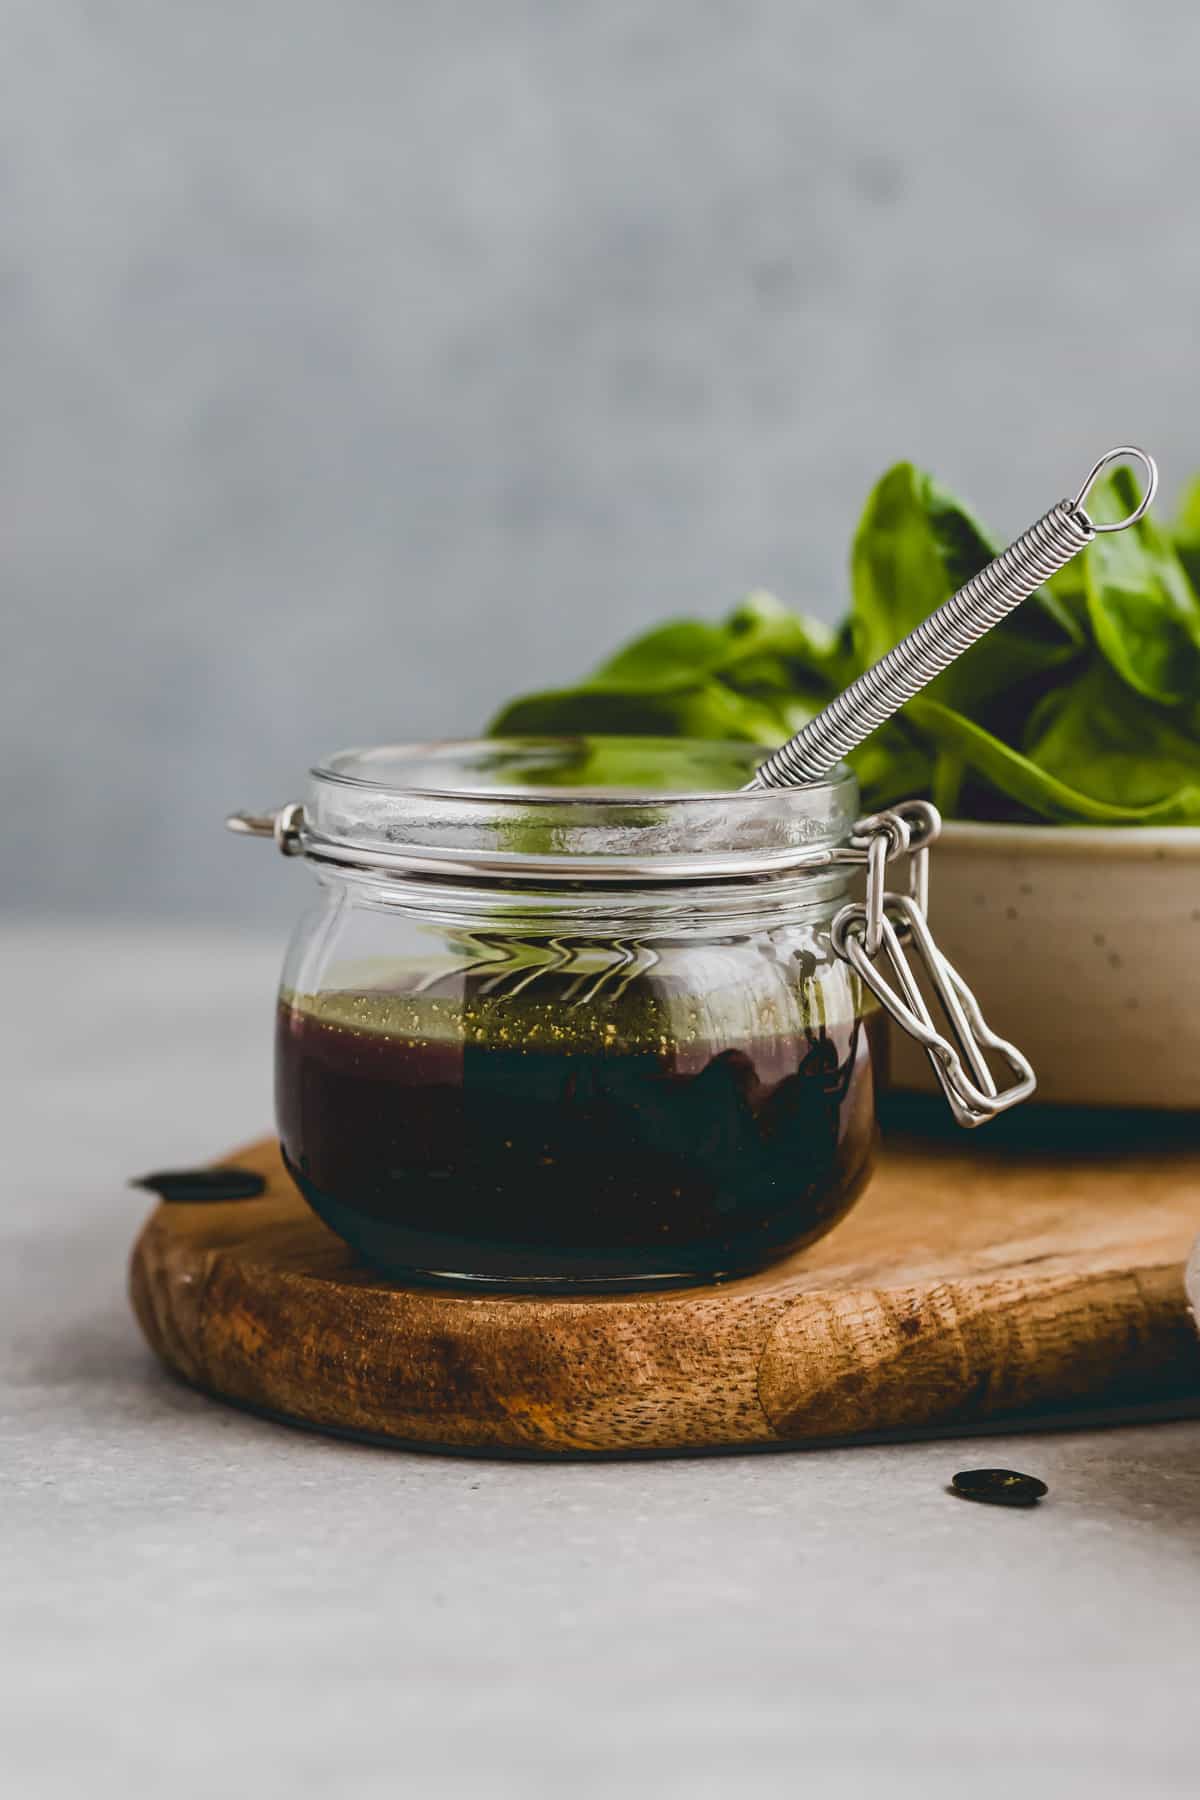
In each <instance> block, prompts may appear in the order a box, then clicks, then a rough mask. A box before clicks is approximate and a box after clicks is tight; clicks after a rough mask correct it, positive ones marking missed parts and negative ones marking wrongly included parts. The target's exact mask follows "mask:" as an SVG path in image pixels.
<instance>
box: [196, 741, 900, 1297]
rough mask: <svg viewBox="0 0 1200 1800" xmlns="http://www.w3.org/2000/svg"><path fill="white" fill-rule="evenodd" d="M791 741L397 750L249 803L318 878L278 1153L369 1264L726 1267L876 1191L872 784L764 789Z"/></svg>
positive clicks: (286, 1069)
mask: <svg viewBox="0 0 1200 1800" xmlns="http://www.w3.org/2000/svg"><path fill="white" fill-rule="evenodd" d="M762 755H763V752H762V751H760V750H757V749H756V748H755V747H754V746H752V745H744V746H743V745H713V744H708V743H687V742H681V741H679V740H663V741H656V740H637V739H626V740H614V739H604V740H587V739H574V740H568V739H561V740H525V741H521V740H516V741H512V742H504V741H497V740H486V741H481V742H465V743H449V744H417V745H401V746H385V747H381V748H378V749H373V750H366V751H347V752H344V753H342V754H340V755H337V756H334V757H332V758H331V759H330V760H329V761H328V762H327V763H325V764H324V765H322V766H321V767H319V768H317V769H316V770H314V772H313V774H312V777H311V781H310V786H309V791H308V796H307V798H306V800H305V802H304V804H303V807H300V806H294V807H290V808H285V809H284V811H283V812H282V813H280V814H279V815H277V817H275V818H274V819H273V820H270V819H255V818H252V817H250V816H248V815H240V816H239V820H236V821H231V823H235V824H238V825H239V826H240V828H241V829H250V830H256V831H263V830H266V829H270V828H272V827H273V829H274V831H275V835H276V838H277V840H278V842H279V843H280V847H281V848H283V849H284V850H285V851H288V852H290V853H300V854H303V855H304V856H305V857H306V858H307V859H308V861H309V862H310V863H311V865H312V867H313V869H314V871H315V873H316V876H317V884H318V898H317V902H316V904H315V906H314V907H313V908H312V909H311V910H310V911H309V912H308V913H307V914H306V916H305V917H304V918H303V919H302V921H301V923H300V924H299V926H298V927H297V930H296V932H295V934H294V936H293V938H292V942H291V946H290V948H289V950H288V953H287V959H286V963H285V967H284V973H283V981H282V987H281V992H280V996H279V1006H278V1019H277V1039H276V1045H277V1047H276V1094H277V1113H278V1126H279V1135H280V1143H281V1146H282V1150H283V1155H284V1158H285V1160H286V1163H287V1166H288V1168H289V1170H290V1172H291V1174H292V1176H293V1178H294V1180H295V1182H296V1184H297V1186H298V1187H299V1189H300V1191H301V1193H302V1194H303V1195H304V1197H305V1199H306V1200H307V1201H308V1202H309V1204H310V1205H311V1206H312V1207H313V1209H314V1210H315V1211H316V1212H317V1213H318V1214H319V1215H320V1217H321V1218H322V1219H323V1220H324V1221H325V1222H326V1223H327V1224H328V1225H329V1226H331V1227H332V1229H333V1230H334V1231H336V1232H337V1233H338V1234H339V1235H340V1236H341V1237H342V1238H344V1239H345V1240H346V1241H347V1243H349V1244H350V1245H351V1246H352V1247H353V1248H354V1249H355V1250H356V1251H358V1252H359V1253H360V1254H361V1255H362V1256H364V1257H365V1258H366V1259H367V1260H368V1261H370V1262H372V1263H373V1264H375V1265H376V1266H377V1267H378V1268H380V1269H382V1270H383V1271H385V1272H386V1273H387V1274H388V1275H390V1276H392V1277H394V1278H396V1279H399V1280H403V1281H408V1282H412V1281H419V1282H433V1283H442V1284H453V1285H455V1286H464V1287H484V1286H485V1287H491V1288H496V1287H499V1288H515V1289H525V1290H530V1289H537V1290H541V1291H545V1290H554V1289H558V1290H563V1291H578V1290H584V1289H606V1288H613V1289H616V1288H639V1287H663V1286H669V1285H672V1284H685V1283H695V1282H710V1281H720V1280H724V1279H727V1278H729V1277H732V1276H737V1275H743V1274H746V1273H748V1272H750V1271H752V1270H755V1269H759V1268H761V1267H763V1266H764V1265H766V1264H768V1263H771V1262H773V1261H774V1260H776V1259H777V1258H780V1257H782V1256H785V1255H787V1254H788V1253H789V1252H791V1251H793V1250H795V1249H797V1248H798V1247H800V1246H801V1245H803V1244H806V1243H808V1242H810V1241H811V1240H812V1239H814V1238H817V1237H819V1236H821V1235H822V1234H823V1233H824V1232H826V1231H828V1230H829V1228H830V1227H831V1226H832V1225H833V1224H834V1223H835V1221H836V1220H837V1219H839V1218H840V1217H841V1216H842V1215H843V1214H844V1213H845V1212H846V1210H847V1208H848V1207H850V1206H851V1205H852V1204H853V1202H854V1200H855V1198H856V1196H857V1195H858V1194H859V1192H860V1191H861V1189H862V1187H863V1185H864V1183H865V1182H866V1180H867V1177H868V1174H869V1172H870V1167H871V1161H872V1156H873V1153H874V1146H875V1140H876V1094H877V1091H878V1086H879V1082H880V1075H881V1069H882V1064H883V1057H884V1033H883V1023H884V1019H883V1013H882V1012H881V1010H880V1007H879V1004H878V1001H877V999H876V997H875V994H874V993H873V992H872V986H874V985H877V984H876V983H875V982H874V978H873V976H872V975H871V969H870V965H869V964H868V965H867V966H866V974H867V977H868V979H867V980H864V979H863V973H862V971H860V969H859V968H857V967H856V966H855V965H854V958H853V957H850V958H849V959H848V957H847V954H846V951H847V944H846V943H845V942H843V943H842V944H841V948H840V950H839V948H838V947H837V946H836V945H835V934H834V929H833V928H834V921H835V917H837V918H840V917H841V916H842V915H843V914H847V913H849V914H854V915H855V916H857V914H863V915H864V919H865V917H866V913H867V910H868V909H865V908H862V907H858V908H855V907H853V906H852V905H850V904H849V902H850V895H849V889H848V883H849V881H850V879H851V877H852V875H853V874H854V872H855V866H856V865H861V864H862V863H863V862H864V861H867V860H868V849H867V847H866V845H865V841H864V842H863V843H860V845H859V847H858V848H857V849H855V848H854V847H853V845H852V839H853V838H854V828H855V819H856V810H857V789H856V785H855V782H854V779H853V777H852V776H851V775H850V774H849V773H848V772H847V771H844V770H839V771H837V772H836V773H835V774H834V776H833V777H832V778H831V779H830V780H829V781H828V782H826V783H822V784H817V785H813V786H808V787H804V788H795V789H787V790H783V791H780V790H756V791H751V792H744V791H739V790H740V789H741V788H742V784H743V783H744V782H745V781H747V780H748V779H749V777H750V775H751V774H752V773H753V771H754V769H755V767H756V765H757V763H758V762H759V761H760V760H761V758H762ZM598 775H599V776H602V780H600V779H598ZM885 817H886V818H892V817H895V815H885ZM900 830H901V835H903V836H904V839H905V847H910V846H909V845H908V837H907V828H905V827H903V826H901V828H900ZM885 835H886V834H885ZM891 848H894V845H893V846H891ZM888 853H890V850H889V844H888V843H885V844H884V857H883V860H884V861H885V862H886V858H887V854H888ZM885 925H886V922H885ZM886 928H887V929H891V928H890V926H886ZM842 935H843V937H845V932H843V933H842ZM849 935H850V938H851V939H857V938H858V937H859V936H861V935H862V934H861V933H860V932H858V931H854V930H852V931H851V932H850V934H849ZM849 948H850V949H851V950H853V949H854V943H853V942H851V943H850V944H849ZM892 997H893V998H895V996H892ZM892 1010H895V1009H894V1008H893V1009H892Z"/></svg>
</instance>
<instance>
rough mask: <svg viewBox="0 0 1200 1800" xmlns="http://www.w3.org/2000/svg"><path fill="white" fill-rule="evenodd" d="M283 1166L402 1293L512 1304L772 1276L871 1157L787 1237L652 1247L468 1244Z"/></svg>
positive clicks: (860, 1184) (777, 1232)
mask: <svg viewBox="0 0 1200 1800" xmlns="http://www.w3.org/2000/svg"><path fill="white" fill-rule="evenodd" d="M284 1163H285V1165H286V1167H287V1170H288V1173H289V1174H290V1176H291V1177H292V1180H293V1181H294V1182H295V1184H296V1186H297V1188H298V1189H299V1191H300V1193H301V1195H302V1196H303V1198H304V1199H305V1200H306V1201H307V1203H308V1205H309V1206H311V1208H312V1210H313V1211H314V1212H315V1213H316V1215H317V1217H318V1218H319V1219H320V1220H321V1221H322V1222H323V1223H324V1224H326V1225H328V1226H329V1228H330V1230H331V1231H333V1232H335V1233H336V1234H337V1236H338V1237H340V1238H341V1239H342V1240H343V1241H344V1242H345V1243H347V1244H348V1245H349V1246H350V1248H351V1249H352V1250H353V1251H355V1253H356V1254H357V1255H359V1256H360V1257H362V1259H363V1260H364V1261H365V1262H367V1263H369V1264H371V1266H372V1267H373V1268H375V1269H378V1270H379V1271H380V1273H381V1274H383V1275H385V1276H386V1277H387V1278H388V1279H389V1280H392V1281H395V1282H398V1283H400V1284H402V1285H404V1286H406V1287H426V1288H443V1289H447V1290H451V1291H455V1292H460V1293H462V1292H476V1293H493V1294H494V1293H510V1294H522V1293H524V1294H531V1293H538V1294H589V1293H591V1294H604V1293H608V1294H615V1293H637V1292H639V1291H663V1290H666V1289H670V1288H686V1287H701V1286H710V1285H719V1284H720V1283H722V1282H729V1281H736V1280H739V1279H742V1278H744V1277H746V1276H749V1275H754V1274H758V1273H760V1272H761V1271H762V1270H763V1269H767V1268H770V1267H771V1266H772V1265H774V1264H775V1263H778V1262H782V1261H783V1260H785V1259H786V1258H787V1257H789V1256H792V1255H794V1254H795V1253H796V1252H797V1251H800V1250H803V1249H805V1248H806V1247H807V1246H808V1245H810V1244H813V1243H815V1242H816V1241H817V1239H819V1238H822V1237H824V1236H825V1234H826V1233H827V1232H828V1231H831V1230H832V1229H833V1227H834V1226H835V1225H836V1224H837V1223H838V1221H839V1220H840V1219H842V1218H843V1217H844V1216H845V1214H846V1213H847V1212H848V1211H849V1210H850V1208H851V1207H852V1206H853V1205H854V1203H855V1201H856V1200H857V1199H858V1197H859V1195H860V1194H861V1193H862V1190H863V1189H864V1187H865V1186H866V1185H867V1182H868V1181H869V1179H870V1176H871V1171H872V1167H873V1163H874V1157H873V1155H872V1154H867V1155H866V1156H865V1157H864V1158H863V1159H862V1161H861V1162H860V1164H859V1166H858V1167H857V1169H856V1170H855V1171H854V1174H853V1176H852V1177H850V1178H849V1179H848V1180H845V1181H844V1182H843V1183H842V1184H841V1185H839V1188H838V1190H837V1194H836V1199H835V1198H834V1197H833V1196H832V1195H830V1196H828V1197H827V1199H826V1203H825V1206H824V1207H822V1208H821V1210H820V1213H819V1216H816V1217H814V1213H813V1209H812V1200H811V1196H809V1199H808V1204H807V1205H806V1206H805V1207H804V1208H803V1210H802V1213H801V1209H799V1208H798V1209H797V1215H798V1216H796V1217H795V1218H794V1219H793V1221H792V1223H791V1225H790V1227H789V1226H787V1225H784V1226H783V1229H780V1226H781V1223H782V1222H781V1221H780V1220H778V1219H776V1220H774V1221H773V1222H772V1223H773V1225H774V1227H775V1229H774V1231H773V1232H772V1233H771V1234H769V1235H764V1234H762V1233H754V1234H747V1235H745V1236H742V1237H740V1238H734V1239H721V1240H718V1241H711V1240H710V1241H703V1240H702V1241H698V1242H696V1243H694V1244H690V1245H678V1244H676V1245H673V1246H672V1247H671V1249H670V1251H669V1253H665V1254H664V1252H663V1251H661V1250H657V1249H655V1248H653V1247H650V1246H646V1247H642V1246H633V1245H620V1246H612V1245H606V1246H599V1245H580V1244H572V1245H570V1246H564V1245H556V1246H554V1247H550V1246H547V1245H545V1244H538V1245H524V1244H514V1243H513V1242H511V1241H508V1240H506V1241H504V1242H488V1241H487V1240H484V1239H480V1238H477V1237H472V1238H471V1239H470V1240H466V1239H464V1238H462V1237H459V1236H456V1235H454V1234H451V1233H442V1232H433V1231H429V1230H426V1229H424V1228H419V1227H413V1226H410V1225H406V1224H404V1223H401V1222H397V1221H395V1220H392V1219H382V1218H379V1217H378V1216H373V1215H372V1214H371V1213H370V1212H368V1211H366V1210H363V1209H361V1208H360V1207H357V1206H355V1205H354V1204H352V1203H349V1202H347V1201H345V1200H339V1199H336V1198H334V1197H333V1196H332V1195H331V1194H329V1193H326V1192H324V1191H323V1190H322V1189H321V1188H319V1187H317V1186H316V1185H315V1184H314V1183H313V1182H312V1181H311V1180H310V1179H309V1178H308V1177H307V1176H306V1175H305V1174H304V1173H303V1171H302V1170H300V1169H298V1168H297V1167H296V1166H295V1164H294V1163H293V1162H292V1160H291V1159H290V1157H288V1155H287V1153H286V1151H285V1152H284Z"/></svg>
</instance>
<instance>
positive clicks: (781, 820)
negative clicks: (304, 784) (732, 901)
mask: <svg viewBox="0 0 1200 1800" xmlns="http://www.w3.org/2000/svg"><path fill="white" fill-rule="evenodd" d="M767 754H769V749H768V748H764V747H763V746H760V745H755V744H749V743H721V742H715V741H710V740H705V739H689V738H651V737H604V738H597V737H522V738H516V737H513V738H460V739H443V740H434V741H414V742H412V743H401V744H381V745H375V746H373V747H370V748H367V749H354V750H343V751H339V752H338V753H337V754H336V755H334V756H330V757H327V758H326V759H325V760H324V761H323V762H322V763H320V764H318V765H317V766H316V767H315V768H314V769H313V770H312V771H311V773H310V785H309V792H308V797H307V799H306V801H305V805H304V817H305V831H304V844H303V848H304V851H305V853H306V854H307V855H309V856H310V857H312V858H313V859H314V860H317V861H325V862H335V863H339V862H340V863H342V864H345V865H351V866H353V865H355V864H357V865H359V866H363V867H368V868H372V869H379V868H385V869H386V868H395V869H398V870H405V871H411V870H413V869H416V870H417V871H422V870H426V869H430V868H436V869H437V870H440V871H446V870H448V869H450V868H455V867H456V868H458V869H460V870H461V871H463V872H465V873H467V874H472V875H476V876H484V877H486V876H492V877H496V876H502V877H506V878H510V879H515V880H539V879H540V880H546V879H550V878H559V879H564V880H569V881H589V880H607V881H612V880H630V881H633V880H668V881H669V880H683V879H687V880H721V879H730V878H735V877H739V876H747V875H760V874H766V873H770V872H772V871H774V870H780V871H782V870H795V869H797V868H802V867H804V866H811V865H814V864H816V865H818V866H823V865H826V864H827V863H828V861H829V860H830V853H831V852H832V851H833V850H834V849H835V848H836V847H838V846H839V845H842V844H844V843H845V842H846V841H847V839H848V837H849V835H850V831H851V827H852V825H853V822H854V819H855V816H856V812H857V799H858V788H857V783H856V782H855V779H854V776H853V775H852V774H851V772H850V771H849V770H848V769H846V768H844V767H839V768H837V769H836V770H834V771H832V772H831V775H830V777H829V779H828V780H826V781H822V782H814V783H811V784H808V785H806V786H804V787H795V788H757V789H753V790H751V791H744V790H743V784H744V783H745V782H746V781H748V780H749V779H750V777H751V776H752V775H753V773H754V771H755V769H756V768H757V767H758V765H759V763H760V762H761V761H762V760H763V758H764V757H765V756H766V755H767ZM657 771H661V778H660V779H659V780H658V781H657V782H654V781H652V780H651V779H650V776H651V774H652V773H653V772H657ZM598 776H603V777H604V779H602V780H601V779H597V777H598Z"/></svg>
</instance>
